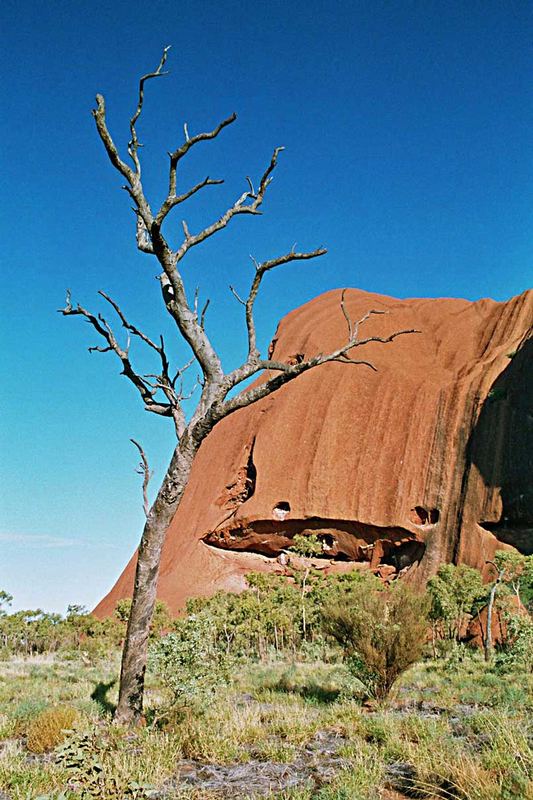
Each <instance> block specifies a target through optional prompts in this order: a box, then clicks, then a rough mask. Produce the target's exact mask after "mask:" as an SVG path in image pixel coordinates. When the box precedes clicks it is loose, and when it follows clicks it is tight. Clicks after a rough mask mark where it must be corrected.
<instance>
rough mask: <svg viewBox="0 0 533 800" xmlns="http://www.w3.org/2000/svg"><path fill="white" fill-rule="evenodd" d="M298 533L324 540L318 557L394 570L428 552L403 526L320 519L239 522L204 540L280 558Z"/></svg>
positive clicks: (214, 545)
mask: <svg viewBox="0 0 533 800" xmlns="http://www.w3.org/2000/svg"><path fill="white" fill-rule="evenodd" d="M278 506H279V504H278ZM278 506H276V507H278ZM297 535H298V536H306V535H307V536H310V535H314V536H316V537H317V539H318V541H319V542H321V543H322V553H321V554H318V555H317V556H313V558H318V559H325V560H327V561H353V562H360V563H364V562H366V563H367V564H368V565H369V566H370V567H371V568H373V569H378V568H380V567H381V566H384V567H387V568H389V570H388V571H389V572H390V573H391V574H392V573H394V572H401V571H402V570H405V569H406V568H408V567H410V566H412V565H413V564H415V563H418V562H419V561H420V560H421V559H422V557H423V555H424V552H425V544H424V543H423V542H422V541H420V540H419V539H418V538H417V536H416V534H413V533H412V532H411V531H408V530H406V529H404V528H400V527H398V528H393V527H379V526H376V525H367V524H365V523H360V522H352V521H350V520H338V519H327V520H325V519H318V518H313V519H285V520H281V519H272V520H256V521H246V520H238V521H235V520H234V521H233V522H232V523H230V524H229V525H227V526H226V527H224V528H219V529H215V530H213V531H211V532H210V533H208V534H207V535H206V536H204V537H203V539H202V541H203V542H204V544H207V545H209V546H210V547H215V548H218V549H222V550H231V551H234V552H240V553H244V552H245V553H256V554H260V555H263V556H268V557H271V558H276V557H278V556H279V555H280V554H282V553H285V552H286V551H287V550H289V551H290V548H291V545H292V540H293V539H294V537H295V536H297Z"/></svg>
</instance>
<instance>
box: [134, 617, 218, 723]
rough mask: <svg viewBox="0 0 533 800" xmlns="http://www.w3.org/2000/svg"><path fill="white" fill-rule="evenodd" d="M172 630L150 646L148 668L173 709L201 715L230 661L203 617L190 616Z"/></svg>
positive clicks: (210, 625) (179, 621)
mask: <svg viewBox="0 0 533 800" xmlns="http://www.w3.org/2000/svg"><path fill="white" fill-rule="evenodd" d="M174 627H175V632H174V633H170V634H168V636H164V637H162V638H161V639H159V640H158V641H156V642H154V643H153V644H152V645H151V647H150V651H149V666H150V668H151V669H152V670H153V672H154V673H155V674H156V675H157V676H158V677H159V678H160V679H161V681H162V683H163V684H164V686H165V687H166V688H167V689H168V690H169V692H170V693H171V696H172V703H173V705H174V707H175V708H176V709H178V710H179V709H183V710H185V709H191V710H194V711H195V712H201V711H203V710H204V709H205V708H206V706H207V704H208V703H209V701H210V700H211V699H212V698H213V696H214V694H215V692H216V690H217V688H219V687H220V686H221V685H223V684H224V683H226V682H227V681H228V679H229V674H230V665H231V659H230V657H229V656H228V654H227V652H226V650H225V649H224V648H223V647H222V646H221V644H220V643H219V641H218V640H217V636H216V627H215V625H214V624H213V622H212V620H211V619H210V618H209V617H208V616H207V615H204V614H198V615H195V614H193V615H191V616H189V617H186V618H185V619H182V620H177V621H176V622H175V624H174Z"/></svg>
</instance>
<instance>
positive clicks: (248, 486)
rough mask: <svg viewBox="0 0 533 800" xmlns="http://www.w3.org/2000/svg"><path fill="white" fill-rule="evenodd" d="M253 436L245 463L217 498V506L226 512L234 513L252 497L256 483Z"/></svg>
mask: <svg viewBox="0 0 533 800" xmlns="http://www.w3.org/2000/svg"><path fill="white" fill-rule="evenodd" d="M254 447H255V436H254V438H253V439H252V441H251V443H250V449H249V451H248V458H247V460H246V463H245V464H243V466H242V467H240V469H239V470H238V471H237V475H236V476H235V480H234V481H233V483H229V484H227V486H226V487H225V488H224V491H223V492H222V494H221V495H220V497H219V498H218V501H217V503H218V505H220V506H222V508H225V509H227V510H228V511H232V512H235V511H236V510H237V508H238V507H239V506H241V505H242V504H243V503H245V502H246V501H247V500H249V499H250V497H252V495H253V494H254V492H255V485H256V481H257V469H256V467H255V464H254Z"/></svg>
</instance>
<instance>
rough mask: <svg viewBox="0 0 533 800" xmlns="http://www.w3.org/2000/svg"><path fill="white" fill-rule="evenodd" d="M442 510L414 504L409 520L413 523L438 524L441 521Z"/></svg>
mask: <svg viewBox="0 0 533 800" xmlns="http://www.w3.org/2000/svg"><path fill="white" fill-rule="evenodd" d="M439 517H440V512H439V509H438V508H424V506H414V508H412V509H411V511H410V512H409V521H410V522H412V523H413V525H436V524H437V522H438V521H439Z"/></svg>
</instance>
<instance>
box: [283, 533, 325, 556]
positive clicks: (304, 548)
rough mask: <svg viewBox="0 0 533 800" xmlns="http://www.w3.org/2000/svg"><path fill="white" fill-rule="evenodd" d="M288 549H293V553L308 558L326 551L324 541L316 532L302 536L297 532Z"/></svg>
mask: <svg viewBox="0 0 533 800" xmlns="http://www.w3.org/2000/svg"><path fill="white" fill-rule="evenodd" d="M288 549H289V550H292V552H293V553H297V554H298V555H300V556H304V557H308V558H310V557H312V556H321V555H322V554H323V552H324V549H323V547H322V542H321V541H320V540H319V538H318V536H316V535H315V534H314V533H313V534H311V535H309V536H302V535H301V534H299V533H297V534H296V536H295V537H294V538H293V540H292V544H291V546H290V547H289V548H288Z"/></svg>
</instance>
